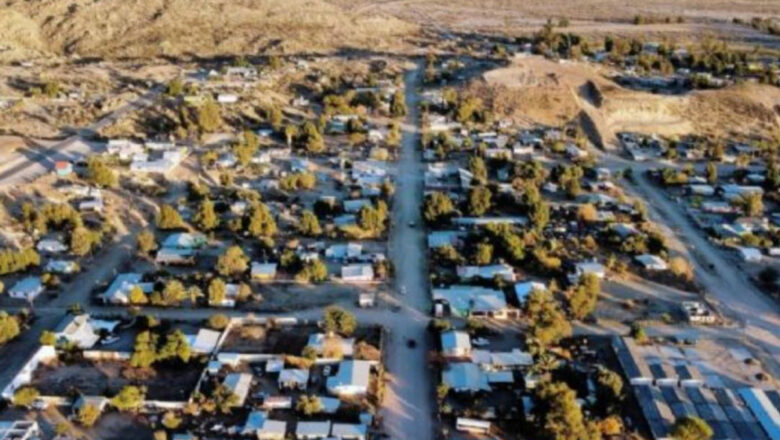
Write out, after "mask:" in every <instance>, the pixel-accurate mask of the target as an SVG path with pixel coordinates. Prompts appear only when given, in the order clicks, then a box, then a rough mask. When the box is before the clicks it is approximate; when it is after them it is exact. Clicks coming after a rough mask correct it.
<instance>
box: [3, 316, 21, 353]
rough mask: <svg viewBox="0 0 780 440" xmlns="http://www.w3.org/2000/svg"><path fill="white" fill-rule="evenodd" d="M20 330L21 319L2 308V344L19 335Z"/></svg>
mask: <svg viewBox="0 0 780 440" xmlns="http://www.w3.org/2000/svg"><path fill="white" fill-rule="evenodd" d="M20 331H21V329H20V328H19V319H18V318H17V317H16V316H12V315H9V314H8V313H7V312H5V311H1V310H0V345H3V344H5V343H6V342H8V341H10V340H12V339H13V338H15V337H17V336H18V335H19V332H20Z"/></svg>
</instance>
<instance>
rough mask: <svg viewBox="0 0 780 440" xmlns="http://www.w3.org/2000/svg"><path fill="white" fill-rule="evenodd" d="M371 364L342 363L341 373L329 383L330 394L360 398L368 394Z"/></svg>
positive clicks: (329, 380) (358, 362)
mask: <svg viewBox="0 0 780 440" xmlns="http://www.w3.org/2000/svg"><path fill="white" fill-rule="evenodd" d="M370 378H371V362H369V361H354V360H353V361H342V362H341V363H340V364H339V371H338V373H336V375H335V376H332V377H329V378H328V381H327V387H328V392H330V393H332V394H334V395H337V396H359V395H364V394H366V393H368V385H369V381H370Z"/></svg>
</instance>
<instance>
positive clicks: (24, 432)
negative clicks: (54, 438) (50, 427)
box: [0, 420, 41, 440]
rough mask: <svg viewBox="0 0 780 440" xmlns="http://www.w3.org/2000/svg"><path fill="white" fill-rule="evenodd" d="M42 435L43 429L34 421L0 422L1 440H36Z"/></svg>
mask: <svg viewBox="0 0 780 440" xmlns="http://www.w3.org/2000/svg"><path fill="white" fill-rule="evenodd" d="M40 435H41V429H40V428H39V427H38V422H36V421H34V420H13V421H2V422H0V440H35V439H38V438H39V436H40Z"/></svg>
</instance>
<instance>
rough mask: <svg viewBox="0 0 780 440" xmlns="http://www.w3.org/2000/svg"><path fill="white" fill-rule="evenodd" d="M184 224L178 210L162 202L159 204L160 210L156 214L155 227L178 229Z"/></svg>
mask: <svg viewBox="0 0 780 440" xmlns="http://www.w3.org/2000/svg"><path fill="white" fill-rule="evenodd" d="M182 226H184V221H183V220H182V219H181V215H180V214H179V211H177V210H176V208H174V207H173V206H171V205H168V204H164V205H162V206H160V212H159V213H158V214H157V227H158V228H160V229H178V228H181V227H182Z"/></svg>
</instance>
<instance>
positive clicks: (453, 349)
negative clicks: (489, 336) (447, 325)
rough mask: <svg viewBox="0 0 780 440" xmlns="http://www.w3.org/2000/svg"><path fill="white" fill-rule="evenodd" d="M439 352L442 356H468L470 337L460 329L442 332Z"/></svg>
mask: <svg viewBox="0 0 780 440" xmlns="http://www.w3.org/2000/svg"><path fill="white" fill-rule="evenodd" d="M441 352H442V354H443V355H444V356H452V357H468V356H469V355H471V337H470V336H469V334H468V333H466V332H462V331H456V330H451V331H448V332H444V333H442V334H441Z"/></svg>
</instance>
